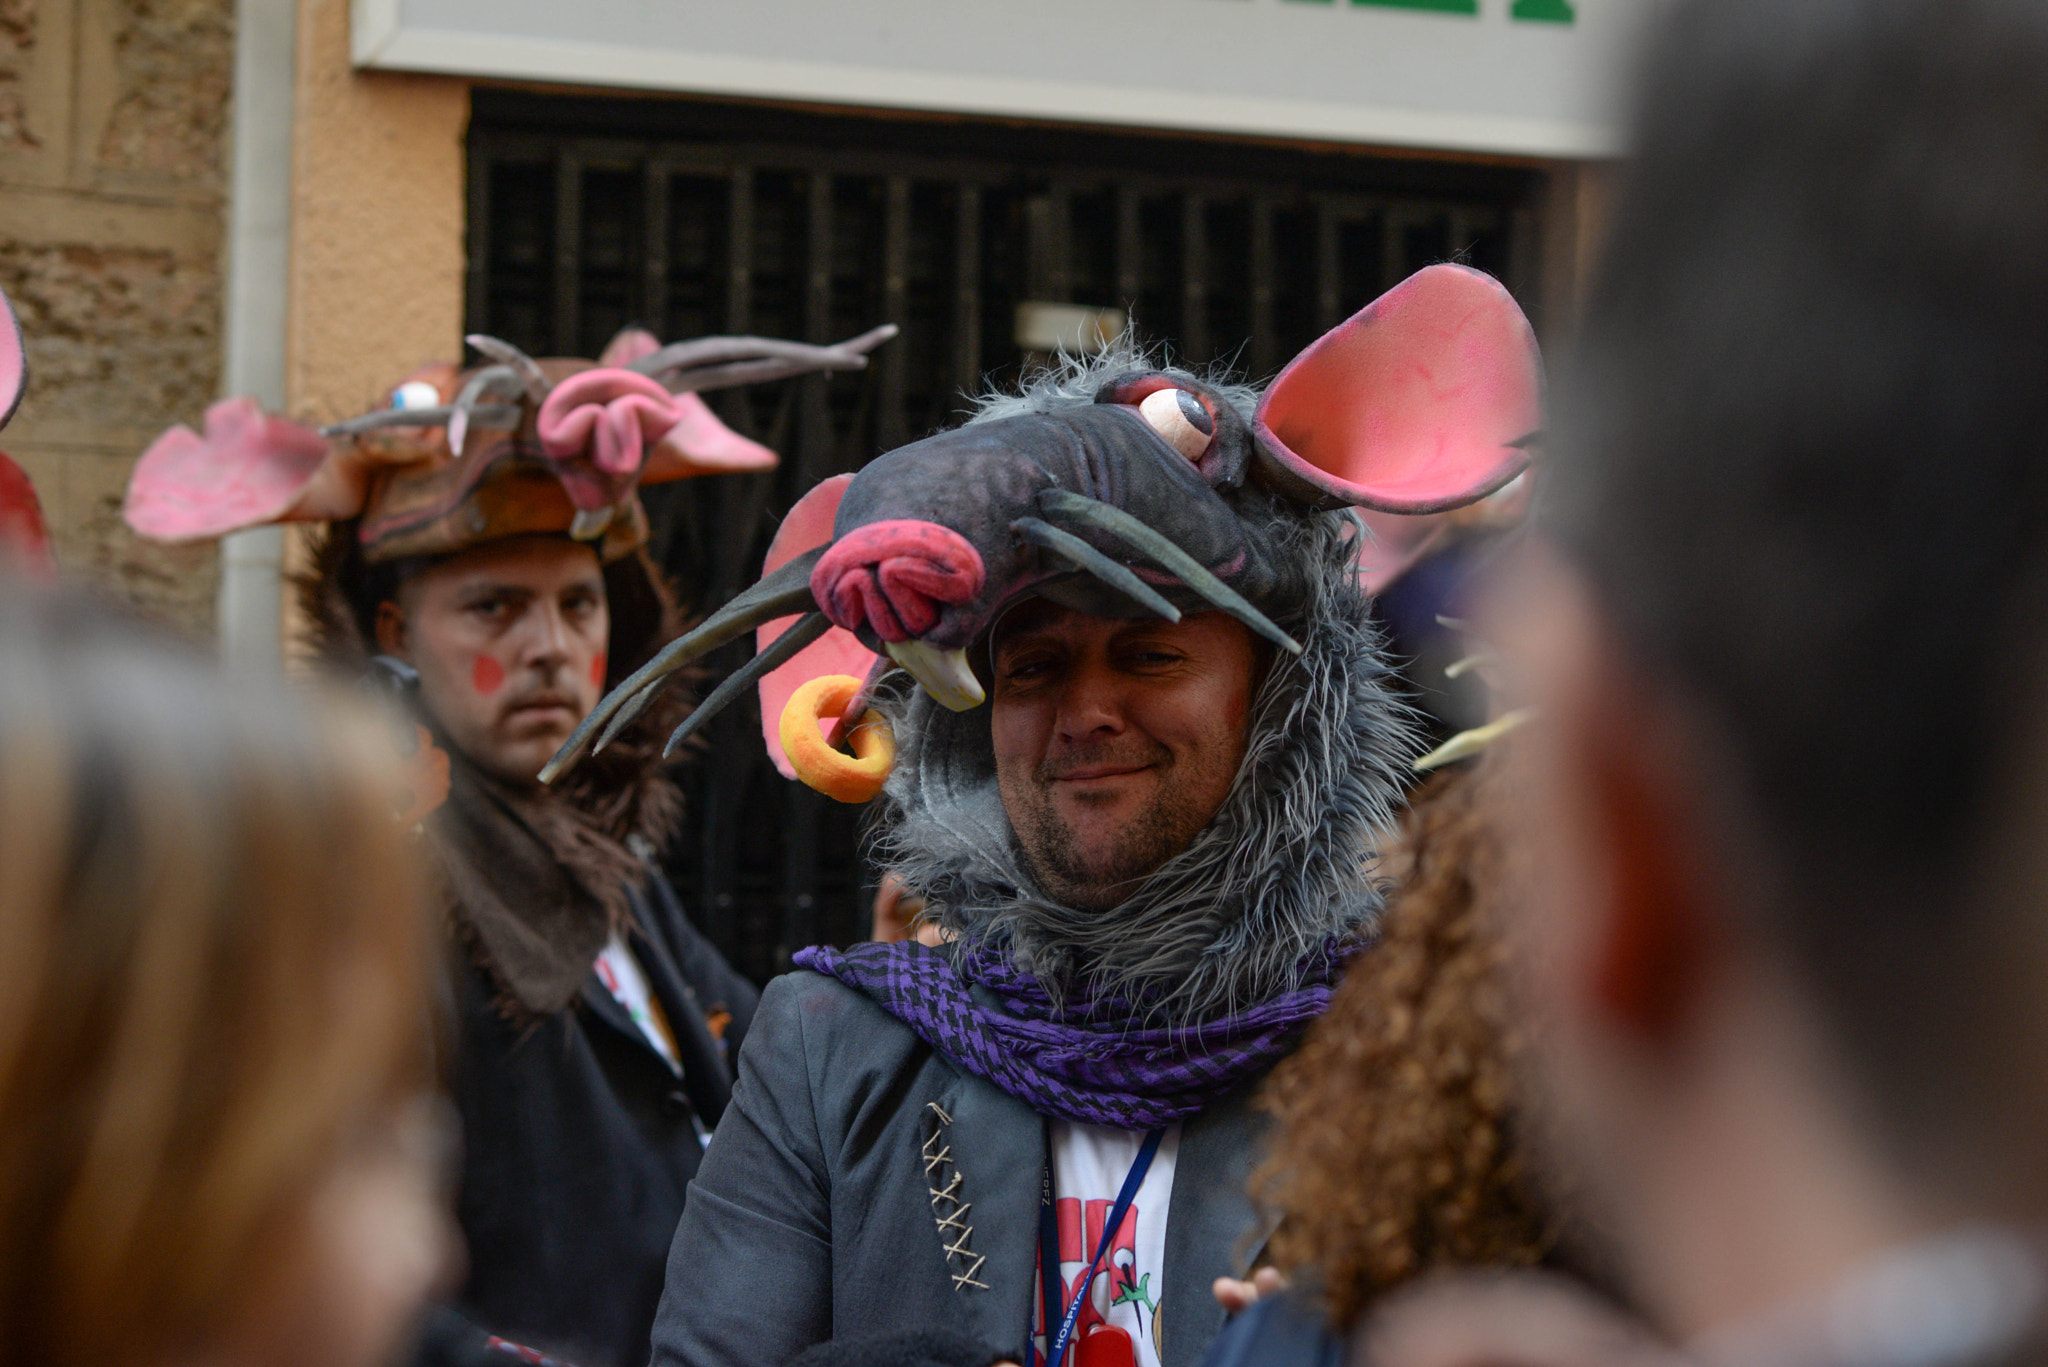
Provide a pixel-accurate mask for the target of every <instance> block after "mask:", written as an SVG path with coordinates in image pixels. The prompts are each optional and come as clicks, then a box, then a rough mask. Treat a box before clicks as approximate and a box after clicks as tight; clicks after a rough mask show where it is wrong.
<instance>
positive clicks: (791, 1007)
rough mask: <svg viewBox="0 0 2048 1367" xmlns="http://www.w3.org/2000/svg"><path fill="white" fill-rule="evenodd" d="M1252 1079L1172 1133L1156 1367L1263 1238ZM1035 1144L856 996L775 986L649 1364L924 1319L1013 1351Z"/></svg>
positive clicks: (1019, 1332)
mask: <svg viewBox="0 0 2048 1367" xmlns="http://www.w3.org/2000/svg"><path fill="white" fill-rule="evenodd" d="M978 992H979V989H977V993H978ZM1250 1090H1251V1088H1250V1087H1249V1086H1247V1087H1244V1088H1240V1089H1239V1090H1238V1091H1236V1092H1234V1093H1232V1094H1231V1095H1230V1096H1228V1097H1226V1098H1224V1099H1223V1100H1222V1101H1220V1102H1218V1103H1217V1104H1216V1105H1214V1106H1212V1107H1211V1108H1210V1109H1208V1110H1207V1111H1204V1112H1203V1113H1202V1114H1200V1115H1198V1116H1196V1117H1195V1118H1194V1119H1192V1120H1190V1121H1187V1122H1186V1123H1185V1124H1184V1125H1183V1127H1182V1130H1181V1140H1180V1152H1179V1157H1178V1159H1177V1161H1176V1165H1175V1168H1174V1178H1173V1198H1172V1202H1171V1204H1170V1206H1169V1207H1168V1213H1167V1224H1166V1262H1165V1267H1164V1269H1163V1287H1162V1290H1163V1295H1162V1297H1161V1299H1160V1332H1161V1340H1162V1342H1163V1344H1164V1349H1165V1351H1164V1355H1163V1367H1196V1364H1197V1363H1199V1362H1200V1361H1201V1359H1202V1355H1203V1353H1204V1351H1205V1350H1206V1349H1207V1348H1208V1346H1209V1343H1210V1341H1211V1340H1212V1339H1214V1338H1215V1336H1216V1333H1217V1331H1218V1330H1219V1329H1220V1328H1221V1327H1222V1323H1223V1315H1222V1311H1221V1310H1220V1309H1219V1308H1218V1306H1217V1305H1216V1301H1215V1298H1214V1297H1213V1296H1212V1295H1211V1294H1210V1285H1211V1283H1212V1282H1214V1280H1215V1279H1216V1278H1217V1277H1220V1276H1226V1275H1230V1276H1241V1275H1243V1273H1244V1271H1245V1269H1246V1268H1247V1267H1248V1266H1249V1265H1250V1263H1251V1261H1252V1259H1253V1258H1254V1257H1255V1256H1256V1255H1257V1252H1258V1250H1259V1248H1260V1247H1261V1246H1263V1244H1264V1242H1265V1237H1266V1235H1267V1234H1268V1233H1270V1232H1271V1231H1270V1229H1269V1228H1268V1227H1267V1226H1266V1225H1264V1224H1262V1223H1261V1222H1260V1221H1259V1220H1258V1218H1257V1217H1256V1215H1255V1214H1254V1211H1253V1209H1252V1206H1251V1202H1250V1200H1249V1198H1248V1197H1247V1195H1246V1193H1245V1181H1246V1178H1247V1177H1248V1176H1249V1175H1250V1172H1251V1168H1252V1165H1253V1163H1254V1161H1255V1159H1256V1155H1257V1149H1258V1145H1259V1140H1260V1137H1261V1132H1262V1130H1263V1125H1264V1122H1263V1118H1262V1117H1260V1116H1259V1115H1257V1114H1256V1113H1255V1112H1254V1111H1253V1110H1252V1108H1251V1107H1250V1105H1249V1104H1248V1101H1249V1092H1250ZM1045 1154H1046V1140H1045V1121H1044V1120H1043V1118H1042V1117H1040V1116H1039V1115H1038V1114H1037V1113H1036V1112H1035V1111H1033V1110H1032V1109H1031V1108H1030V1107H1028V1106H1026V1105H1025V1104H1024V1103H1023V1102H1021V1101H1018V1100H1017V1099H1015V1098H1014V1097H1011V1096H1010V1095H1008V1094H1007V1093H1005V1092H1002V1091H1000V1090H998V1089H997V1088H996V1087H995V1086H993V1085H992V1084H990V1083H988V1082H985V1081H983V1080H982V1079H980V1078H978V1077H975V1076H974V1075H973V1074H971V1073H968V1072H965V1071H963V1070H961V1069H960V1068H958V1067H956V1066H955V1065H954V1064H952V1063H950V1062H948V1061H947V1060H946V1059H944V1058H942V1057H941V1056H939V1055H938V1054H937V1053H935V1052H934V1051H933V1050H932V1048H931V1047H930V1046H929V1045H927V1044H925V1043H924V1042H923V1041H922V1040H920V1039H918V1038H917V1037H916V1036H915V1035H914V1034H912V1033H911V1032H910V1030H909V1028H908V1027H906V1026H905V1025H904V1024H903V1023H902V1022H900V1021H898V1020H896V1019H895V1018H894V1017H892V1016H890V1015H888V1014H887V1013H885V1012H884V1011H883V1010H882V1009H881V1008H880V1007H878V1006H876V1005H875V1004H874V1003H873V1002H871V1001H869V1000H868V999H867V998H866V997H864V996H862V995H861V994H859V993H858V992H855V991H854V990H853V989H851V988H848V987H846V986H844V985H842V984H840V983H838V982H836V981H834V980H832V979H830V978H826V977H823V976H820V975H818V974H815V973H809V972H802V971H799V972H794V973H790V974H788V975H786V976H784V977H781V978H778V979H776V980H775V981H774V982H772V983H770V984H769V985H768V989H767V991H766V992H764V993H763V994H762V997H761V1005H760V1008H759V1010H758V1012H757V1013H756V1015H755V1017H754V1022H753V1028H752V1030H751V1031H750V1032H749V1033H748V1035H747V1042H746V1045H745V1047H744V1048H742V1049H741V1051H740V1060H739V1081H738V1083H737V1085H736V1086H735V1087H734V1089H733V1095H732V1102H731V1104H730V1105H729V1106H728V1107H727V1108H726V1112H725V1117H724V1119H723V1120H722V1121H720V1123H719V1126H718V1133H717V1135H716V1136H715V1137H714V1138H713V1140H712V1142H711V1147H710V1149H709V1151H707V1152H706V1154H705V1155H704V1162H703V1165H702V1166H701V1167H699V1168H698V1170H697V1177H696V1180H695V1181H694V1182H692V1183H691V1185H690V1190H689V1195H688V1197H687V1199H686V1201H685V1204H684V1207H683V1218H682V1223H681V1224H680V1225H679V1226H678V1227H677V1229H676V1239H675V1244H674V1247H673V1248H672V1249H671V1251H670V1254H669V1264H668V1284H667V1288H666V1290H665V1291H664V1293H663V1295H662V1299H661V1309H660V1312H659V1313H658V1314H657V1316H656V1318H655V1322H654V1363H655V1365H656V1367H782V1364H783V1363H786V1362H787V1361H788V1360H789V1359H790V1358H792V1357H794V1356H795V1355H796V1354H797V1353H799V1352H801V1351H802V1350H803V1349H804V1348H806V1347H808V1346H810V1345H811V1344H813V1343H819V1342H822V1341H824V1340H826V1339H830V1338H834V1337H837V1336H839V1335H843V1334H848V1333H859V1332H880V1331H889V1330H905V1329H917V1328H925V1327H930V1326H945V1327H951V1328H956V1329H958V1330H960V1331H962V1332H965V1333H968V1334H972V1335H974V1336H975V1337H977V1338H979V1339H980V1340H982V1341H983V1342H984V1343H985V1344H986V1345H987V1346H988V1347H989V1349H990V1351H991V1353H1000V1354H1002V1355H1004V1356H1009V1357H1013V1358H1017V1359H1018V1360H1020V1361H1021V1360H1022V1354H1023V1351H1024V1343H1025V1336H1026V1334H1027V1333H1028V1332H1029V1329H1028V1325H1029V1319H1030V1314H1031V1306H1032V1296H1033V1293H1034V1288H1035V1280H1034V1278H1035V1273H1036V1252H1037V1237H1038V1209H1039V1188H1040V1178H1041V1175H1042V1173H1043V1171H1044V1166H1045ZM956 1177H957V1179H958V1182H957V1185H955V1178H956Z"/></svg>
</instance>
